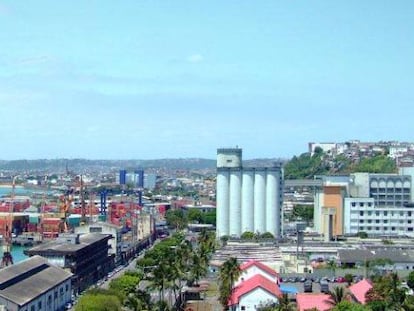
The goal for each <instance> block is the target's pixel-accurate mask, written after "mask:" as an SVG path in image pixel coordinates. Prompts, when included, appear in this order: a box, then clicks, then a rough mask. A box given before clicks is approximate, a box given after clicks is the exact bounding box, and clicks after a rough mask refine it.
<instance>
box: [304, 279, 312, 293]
mask: <svg viewBox="0 0 414 311" xmlns="http://www.w3.org/2000/svg"><path fill="white" fill-rule="evenodd" d="M303 290H304V292H305V293H312V281H311V280H306V281H305V282H304V283H303Z"/></svg>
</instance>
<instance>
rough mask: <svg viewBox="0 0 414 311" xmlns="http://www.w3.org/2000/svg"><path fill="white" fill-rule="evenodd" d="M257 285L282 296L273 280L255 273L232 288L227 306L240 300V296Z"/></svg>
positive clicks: (276, 295) (277, 295)
mask: <svg viewBox="0 0 414 311" xmlns="http://www.w3.org/2000/svg"><path fill="white" fill-rule="evenodd" d="M258 287H261V288H262V289H264V290H266V291H268V292H269V293H270V294H272V295H274V296H275V297H281V296H282V292H281V291H280V289H279V286H277V284H276V283H275V282H272V281H270V280H269V279H268V278H265V277H264V276H263V275H261V274H256V275H255V276H252V277H251V278H249V279H247V280H245V281H243V282H242V283H240V284H239V285H238V286H236V287H235V288H234V289H233V293H232V295H231V297H230V299H229V306H233V305H236V304H238V303H239V301H240V297H242V296H243V295H245V294H247V293H249V292H251V291H252V290H254V289H256V288H258Z"/></svg>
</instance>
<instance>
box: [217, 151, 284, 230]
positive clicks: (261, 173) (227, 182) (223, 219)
mask: <svg viewBox="0 0 414 311" xmlns="http://www.w3.org/2000/svg"><path fill="white" fill-rule="evenodd" d="M216 197H217V199H216V204H217V229H216V235H217V237H222V236H226V235H229V236H235V237H239V236H240V235H241V234H242V233H243V232H246V231H250V232H259V233H265V232H270V233H272V234H273V235H274V236H275V237H280V236H281V232H282V205H283V204H282V202H283V170H282V166H281V164H279V163H278V164H275V165H274V166H272V167H256V168H253V167H243V165H242V150H241V149H239V148H225V149H218V150H217V192H216Z"/></svg>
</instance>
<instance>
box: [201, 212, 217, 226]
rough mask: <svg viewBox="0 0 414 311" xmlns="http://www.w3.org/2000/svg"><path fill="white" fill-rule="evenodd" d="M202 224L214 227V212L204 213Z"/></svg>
mask: <svg viewBox="0 0 414 311" xmlns="http://www.w3.org/2000/svg"><path fill="white" fill-rule="evenodd" d="M203 223H205V224H209V225H214V226H215V225H216V211H211V212H206V213H204V214H203Z"/></svg>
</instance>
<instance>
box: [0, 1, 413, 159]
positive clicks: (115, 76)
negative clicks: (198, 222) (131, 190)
mask: <svg viewBox="0 0 414 311" xmlns="http://www.w3.org/2000/svg"><path fill="white" fill-rule="evenodd" d="M0 29H1V31H0V116H1V120H0V144H1V146H2V148H1V154H0V159H23V158H26V159H37V158H91V159H117V158H119V159H132V158H133V159H151V158H177V157H204V158H215V156H216V149H217V148H219V147H230V146H236V145H238V146H240V147H242V148H243V153H244V158H257V157H291V156H292V155H294V154H300V153H302V152H305V151H306V149H307V143H308V142H309V141H346V140H349V139H361V140H370V141H372V140H404V141H414V138H413V132H414V131H413V128H414V127H413V116H414V93H413V92H414V91H413V90H414V61H413V55H414V2H413V1H408V0H407V1H385V0H384V1H381V0H375V1H374V0H373V1H369V0H366V1H353V0H346V1H328V0H326V1H273V0H272V1H270V0H269V1H260V0H259V1H243V0H238V1H215V0H208V1H194V0H193V1H179V0H176V1H161V0H159V1H156V0H152V1H150V0H148V1H139V0H131V1H103V0H100V1H77V0H71V1H65V0H60V1H56V0H50V1H43V0H25V1H15V0H13V1H12V0H9V1H4V0H0Z"/></svg>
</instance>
